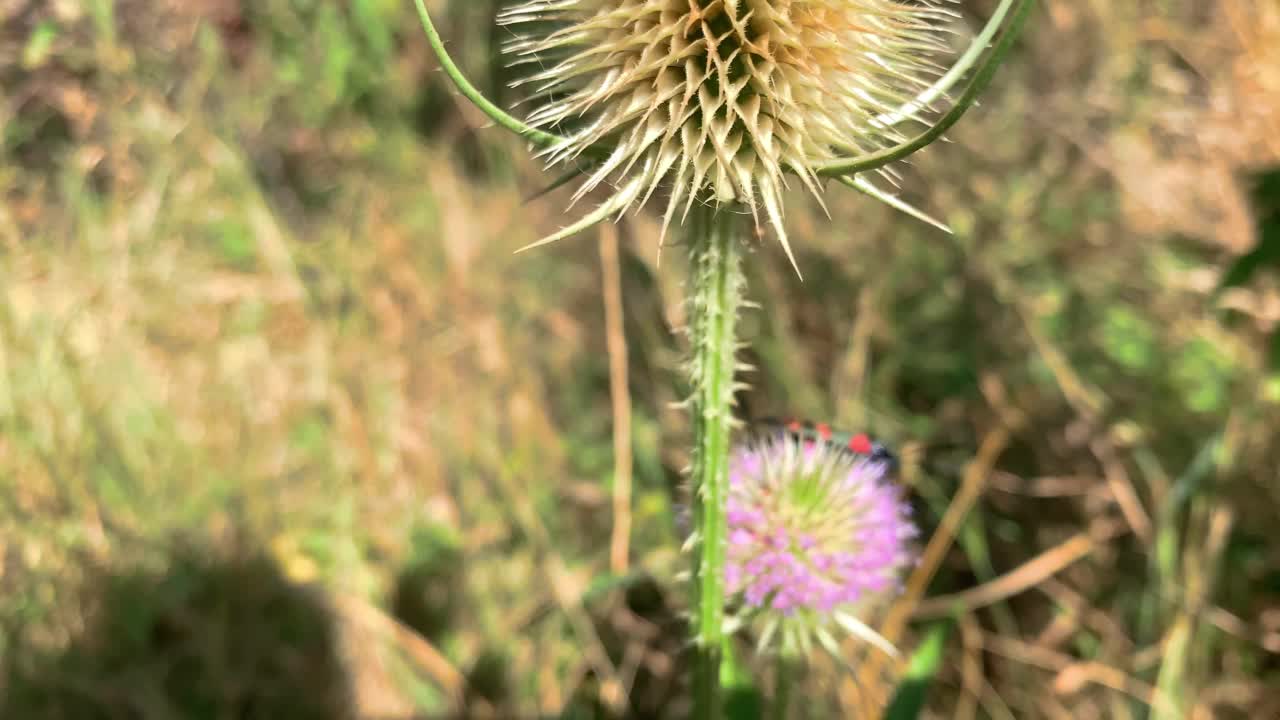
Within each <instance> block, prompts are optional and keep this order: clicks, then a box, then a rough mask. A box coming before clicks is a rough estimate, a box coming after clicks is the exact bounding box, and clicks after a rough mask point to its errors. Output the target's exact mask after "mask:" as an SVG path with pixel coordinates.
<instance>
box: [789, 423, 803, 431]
mask: <svg viewBox="0 0 1280 720" xmlns="http://www.w3.org/2000/svg"><path fill="white" fill-rule="evenodd" d="M787 429H788V430H790V431H791V432H794V433H798V432H800V431H801V430H803V429H804V423H802V422H800V421H799V420H792V421H791V422H789V423H787Z"/></svg>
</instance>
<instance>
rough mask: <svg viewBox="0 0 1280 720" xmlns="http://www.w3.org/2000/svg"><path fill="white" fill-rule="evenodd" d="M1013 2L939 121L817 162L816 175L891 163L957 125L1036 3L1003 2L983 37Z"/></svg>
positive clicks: (877, 166) (992, 28) (872, 167)
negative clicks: (890, 141)
mask: <svg viewBox="0 0 1280 720" xmlns="http://www.w3.org/2000/svg"><path fill="white" fill-rule="evenodd" d="M1014 2H1017V3H1018V7H1017V8H1016V9H1015V10H1013V18H1012V19H1011V20H1009V25H1008V27H1007V28H1006V29H1005V31H1004V33H1003V34H1002V35H1001V36H1000V40H999V41H998V42H997V43H996V45H995V46H994V47H993V48H992V49H991V53H990V54H989V55H988V56H987V59H986V61H985V62H983V64H982V66H981V67H979V68H978V71H977V73H976V74H975V75H974V77H973V80H972V81H970V83H969V85H968V87H966V88H965V90H964V93H963V94H961V95H960V97H959V99H957V100H956V104H955V105H954V106H952V108H951V109H950V110H948V111H947V113H946V114H945V115H943V116H942V117H941V118H939V119H938V122H936V123H934V124H933V125H932V126H930V127H929V129H928V130H926V131H924V132H923V133H921V134H919V135H917V136H916V137H915V138H912V139H911V140H908V141H907V142H904V143H902V144H900V145H895V146H893V147H891V148H885V149H884V150H880V151H878V152H874V153H871V154H869V155H864V156H862V157H858V158H849V159H843V160H832V161H829V162H825V163H820V164H818V165H817V166H816V167H815V168H814V169H815V170H816V171H817V173H818V174H819V175H825V176H839V175H849V174H852V173H860V172H866V171H868V170H875V169H876V168H879V167H883V166H885V165H888V164H889V163H891V162H894V161H897V160H901V159H902V158H905V157H907V156H908V155H911V154H912V153H914V152H916V151H917V150H920V149H921V148H924V147H925V146H927V145H929V144H931V143H933V142H934V141H935V140H937V139H938V138H940V137H942V135H943V133H945V132H946V131H947V130H950V129H951V127H952V126H953V125H955V124H956V123H957V122H959V120H960V118H961V117H963V116H964V114H965V113H966V112H968V110H969V108H970V107H972V106H973V104H974V102H975V101H976V100H977V99H978V96H979V95H980V94H982V92H983V91H984V90H986V89H987V86H988V85H990V84H991V79H992V78H993V77H995V74H996V69H997V68H999V67H1000V64H1001V63H1002V62H1003V61H1004V58H1005V56H1006V55H1008V53H1009V48H1011V47H1013V41H1014V40H1016V39H1017V37H1018V34H1019V33H1020V32H1021V30H1022V26H1023V25H1024V24H1025V23H1026V20H1027V16H1028V15H1029V14H1030V13H1031V7H1032V6H1033V5H1034V4H1035V0H1003V2H1001V3H1000V6H999V7H998V8H997V9H996V12H995V13H994V14H993V15H992V16H991V20H990V21H989V22H988V23H987V27H986V28H984V29H983V33H984V34H986V35H987V36H988V37H990V35H991V34H994V32H995V31H996V29H997V28H998V27H999V25H1001V24H1002V23H1003V21H1004V18H1005V16H1006V14H1008V13H1009V11H1010V8H1012V7H1013V4H1014Z"/></svg>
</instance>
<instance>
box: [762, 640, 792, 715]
mask: <svg viewBox="0 0 1280 720" xmlns="http://www.w3.org/2000/svg"><path fill="white" fill-rule="evenodd" d="M775 662H776V663H777V664H775V665H774V667H773V672H774V676H773V702H772V703H770V706H771V707H770V709H769V716H770V717H772V718H773V720H787V718H789V717H791V715H790V711H791V686H792V685H793V684H794V680H795V662H796V661H795V658H792V657H789V656H788V655H786V654H782V655H779V656H778V657H777V659H776V660H775Z"/></svg>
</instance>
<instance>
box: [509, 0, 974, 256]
mask: <svg viewBox="0 0 1280 720" xmlns="http://www.w3.org/2000/svg"><path fill="white" fill-rule="evenodd" d="M946 1H947V0H917V1H915V2H910V1H898V0H528V2H524V3H522V4H520V5H518V6H515V7H513V8H512V9H510V10H508V11H506V12H504V13H503V14H502V15H501V18H500V21H501V22H502V23H503V24H504V25H506V26H507V27H509V28H511V29H512V31H513V32H514V33H515V37H514V39H513V40H511V41H510V42H509V43H508V44H507V48H506V49H507V52H508V53H510V55H511V56H512V57H513V62H514V63H515V64H517V65H519V66H520V67H522V68H523V69H525V71H526V72H525V74H524V79H523V80H522V81H521V82H520V84H522V85H524V86H526V87H528V88H530V95H531V98H532V100H533V101H535V102H536V103H537V106H536V109H535V110H533V112H532V113H531V114H530V115H529V117H528V122H529V124H530V125H532V126H533V127H536V128H541V129H545V130H550V131H553V132H555V133H558V134H560V135H561V136H562V137H563V139H562V140H561V141H560V142H558V143H556V144H554V145H552V146H551V147H549V148H547V149H546V150H545V151H544V156H545V158H546V159H547V160H548V161H549V162H551V163H566V162H575V161H579V160H583V159H587V158H590V159H591V161H592V163H591V164H590V166H589V170H588V172H589V173H590V174H589V176H588V177H587V179H586V181H585V182H584V183H583V184H582V186H581V187H580V188H579V190H578V192H577V195H576V196H575V200H576V199H578V198H581V197H582V196H583V195H585V194H586V193H588V192H590V191H591V190H593V189H594V188H597V187H600V186H602V185H606V184H607V185H609V186H611V187H612V195H611V197H610V199H609V200H607V201H606V202H605V203H604V204H603V205H602V206H601V207H600V208H598V209H597V210H596V211H594V212H592V213H591V214H590V215H589V216H588V217H586V218H584V219H583V221H582V222H579V223H575V224H574V225H573V226H571V227H569V228H566V229H565V231H562V232H561V233H557V234H556V235H554V236H551V237H549V238H545V239H544V240H543V241H540V242H539V243H536V244H543V243H545V242H551V241H553V240H557V239H560V238H562V237H565V236H566V235H568V234H571V233H572V232H577V231H578V230H581V229H583V228H585V227H588V226H589V225H590V224H593V223H594V222H598V221H600V220H602V219H604V218H605V217H608V216H609V215H612V214H615V213H617V214H621V213H623V212H626V211H627V210H628V209H630V208H633V207H637V206H639V205H643V204H644V203H645V202H646V201H647V200H648V199H649V198H650V197H651V196H652V195H653V194H654V192H655V190H657V189H659V188H664V189H666V191H667V193H668V195H667V200H666V209H665V212H664V213H663V225H662V226H663V232H664V234H665V232H666V230H667V228H668V227H669V225H670V224H671V223H672V221H673V220H675V219H676V218H683V217H684V215H685V214H687V213H688V211H689V209H690V207H691V206H692V205H693V203H715V204H729V203H732V204H736V205H739V206H741V207H745V208H747V209H748V210H749V211H750V212H751V213H752V215H753V216H755V217H756V219H757V224H759V221H760V218H761V216H762V215H763V216H764V217H765V218H767V221H768V224H769V225H770V226H771V227H772V228H773V230H774V232H775V233H776V234H777V235H778V237H779V239H780V240H781V242H782V244H783V247H784V248H785V249H786V252H787V254H788V257H791V249H790V246H789V245H788V243H787V237H786V233H785V229H784V227H783V203H782V193H783V189H784V188H785V187H786V186H787V184H788V176H791V177H792V178H794V179H798V180H799V182H800V183H801V184H802V185H803V186H804V187H806V188H807V189H808V190H810V191H811V192H812V193H813V194H814V195H815V196H818V195H819V192H820V187H819V186H820V178H819V176H818V172H817V169H818V168H819V167H820V166H821V165H822V164H823V163H829V162H831V161H834V160H837V159H839V158H845V157H850V156H855V157H856V156H860V155H865V154H868V153H871V152H875V151H877V150H880V149H883V148H885V147H887V146H890V145H893V144H896V143H899V142H901V141H902V140H904V137H903V136H902V135H900V134H899V131H898V130H896V129H895V127H896V126H897V124H898V122H899V121H901V120H902V119H904V108H907V110H906V111H905V116H906V117H907V119H911V118H913V117H915V115H916V113H917V112H921V111H925V112H927V108H926V107H922V106H921V105H920V104H919V103H915V104H913V101H914V100H916V99H917V98H918V97H919V96H920V95H921V93H922V92H924V91H925V90H926V89H927V88H929V87H930V85H931V84H932V83H933V82H934V81H935V80H936V79H937V78H938V77H939V76H940V75H941V74H942V71H943V70H944V69H945V68H943V67H941V66H940V65H938V64H937V63H936V62H935V59H937V58H939V57H942V56H944V55H946V54H947V52H948V45H947V43H946V42H945V40H946V37H945V33H946V32H947V31H946V29H945V27H946V23H947V21H948V20H949V19H950V17H951V15H952V13H951V11H949V10H947V9H946V8H945V7H944V4H945V3H946ZM794 262H795V261H794V258H792V263H793V264H794Z"/></svg>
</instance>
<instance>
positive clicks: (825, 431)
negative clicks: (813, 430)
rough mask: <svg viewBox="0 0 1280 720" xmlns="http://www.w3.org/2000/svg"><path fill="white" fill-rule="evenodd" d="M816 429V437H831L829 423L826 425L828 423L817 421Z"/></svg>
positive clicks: (824, 438) (827, 438)
mask: <svg viewBox="0 0 1280 720" xmlns="http://www.w3.org/2000/svg"><path fill="white" fill-rule="evenodd" d="M817 430H818V437H820V438H822V439H823V440H830V439H831V426H830V425H828V424H826V423H818V426H817Z"/></svg>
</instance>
